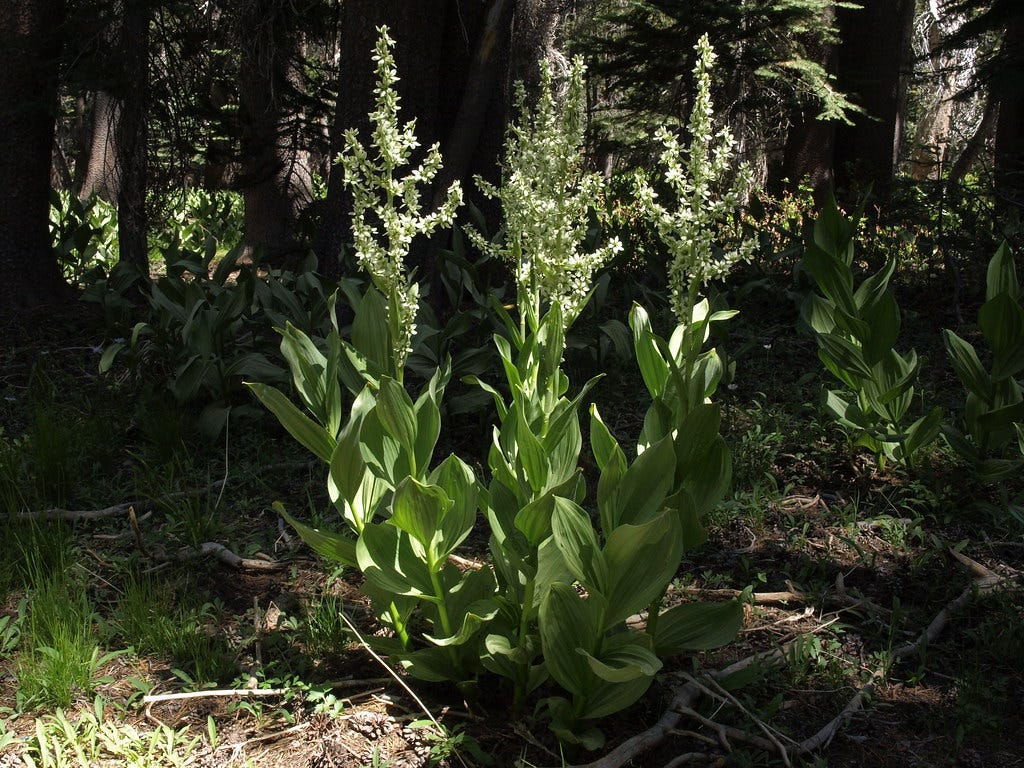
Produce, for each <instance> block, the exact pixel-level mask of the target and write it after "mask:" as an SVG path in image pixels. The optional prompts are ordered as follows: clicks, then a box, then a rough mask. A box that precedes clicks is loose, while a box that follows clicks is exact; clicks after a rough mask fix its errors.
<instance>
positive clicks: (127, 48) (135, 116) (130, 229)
mask: <svg viewBox="0 0 1024 768" xmlns="http://www.w3.org/2000/svg"><path fill="white" fill-rule="evenodd" d="M122 12H123V14H124V16H123V19H122V30H123V32H122V41H123V45H122V51H123V66H124V76H123V84H124V90H123V93H122V94H121V112H120V114H119V115H118V119H117V122H116V129H115V136H116V140H115V156H116V158H117V170H118V177H119V178H118V181H119V186H118V190H117V239H118V243H119V245H120V259H121V261H125V262H128V263H130V264H134V265H135V266H137V267H138V268H139V269H140V270H141V272H142V274H144V275H148V274H149V247H148V244H147V237H146V234H147V227H148V223H147V222H148V219H147V215H146V188H147V183H148V158H147V138H148V133H149V132H148V124H147V116H146V108H147V101H148V98H147V96H148V85H149V16H150V8H149V0H124V6H123V11H122Z"/></svg>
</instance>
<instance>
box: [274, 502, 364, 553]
mask: <svg viewBox="0 0 1024 768" xmlns="http://www.w3.org/2000/svg"><path fill="white" fill-rule="evenodd" d="M274 510H275V511H276V512H277V513H278V514H279V515H281V517H283V518H284V519H285V520H286V521H288V524H289V525H290V526H291V527H292V528H294V529H295V530H296V532H297V533H298V534H299V537H300V538H301V539H302V540H303V541H304V542H306V544H308V545H309V548H310V549H312V550H313V551H314V552H316V553H317V554H318V555H321V556H322V557H326V558H327V559H328V560H333V561H334V562H337V563H342V564H343V565H348V566H351V567H353V568H355V567H356V565H357V562H356V542H355V540H354V539H351V538H349V537H348V536H345V535H344V534H341V533H336V532H334V531H323V530H321V529H319V528H312V527H310V526H308V525H305V524H304V523H300V522H299V521H298V520H296V519H295V518H294V517H292V516H291V515H289V514H288V512H287V511H286V510H285V508H284V505H283V504H281V503H280V502H275V503H274Z"/></svg>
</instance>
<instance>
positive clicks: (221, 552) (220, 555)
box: [178, 541, 286, 571]
mask: <svg viewBox="0 0 1024 768" xmlns="http://www.w3.org/2000/svg"><path fill="white" fill-rule="evenodd" d="M210 555H213V556H214V557H216V558H217V559H218V560H220V561H221V562H222V563H226V564H227V565H230V566H231V567H232V568H238V569H240V570H248V571H279V570H281V569H282V568H284V567H285V565H286V564H285V563H281V562H277V561H276V560H257V559H255V558H249V557H241V556H239V555H236V554H235V553H234V552H232V551H231V550H230V549H228V548H227V547H225V546H224V545H223V544H219V543H217V542H216V541H205V542H203V543H202V545H200V547H199V549H195V548H194V547H186V548H185V549H182V550H181V551H180V552H178V559H179V560H191V559H193V558H197V557H208V556H210Z"/></svg>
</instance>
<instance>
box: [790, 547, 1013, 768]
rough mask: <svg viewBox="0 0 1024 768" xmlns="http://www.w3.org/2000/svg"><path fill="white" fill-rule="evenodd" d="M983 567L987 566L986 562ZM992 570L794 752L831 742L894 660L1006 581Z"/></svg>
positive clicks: (936, 633) (912, 650)
mask: <svg viewBox="0 0 1024 768" xmlns="http://www.w3.org/2000/svg"><path fill="white" fill-rule="evenodd" d="M981 567H982V568H984V566H981ZM972 570H973V569H972ZM985 570H988V569H985ZM989 574H990V575H989V576H984V577H982V578H980V579H977V580H976V581H975V582H974V583H972V584H971V585H970V586H969V587H967V588H966V589H965V590H964V591H963V592H961V593H960V596H959V597H957V598H956V599H955V600H952V601H950V602H949V603H947V604H946V607H945V608H943V609H942V610H941V611H939V613H938V614H937V615H936V616H935V618H934V619H932V622H931V624H929V625H928V626H927V627H926V628H925V630H924V631H923V632H922V633H921V635H920V636H919V637H918V638H917V640H915V641H913V642H910V643H906V644H905V645H901V646H900V647H899V648H897V649H896V650H895V651H893V653H892V657H891V658H890V659H888V660H885V661H883V662H881V663H880V664H879V665H878V666H877V667H876V668H875V669H874V671H873V672H872V673H871V677H870V678H868V681H867V682H866V683H865V684H864V685H863V686H862V687H861V688H860V689H859V690H858V691H857V693H856V694H855V695H854V697H853V698H852V699H850V701H849V703H848V704H847V705H846V706H845V707H844V708H843V711H842V712H840V713H839V714H838V715H836V716H835V717H834V718H832V720H830V721H829V722H828V723H826V724H825V726H824V727H823V728H822V729H821V730H820V731H818V732H817V733H816V734H814V735H813V736H811V737H810V738H807V739H804V740H803V741H802V742H800V744H798V745H797V747H796V749H795V750H794V752H795V753H796V754H806V753H808V752H813V751H814V750H816V749H820V748H822V747H826V746H828V745H829V743H830V742H831V741H832V739H833V738H835V735H836V733H838V732H839V729H840V728H842V727H843V725H844V724H845V723H846V722H847V721H848V720H849V719H850V718H851V717H853V715H854V713H856V712H857V711H858V710H859V709H860V708H861V707H862V706H863V705H864V700H865V699H866V698H867V697H868V696H869V695H870V694H871V692H872V691H873V690H874V687H875V685H876V684H877V682H878V681H879V680H881V679H884V678H885V676H886V675H887V674H888V672H889V669H890V668H891V667H892V665H893V663H895V662H896V661H899V660H900V659H905V658H907V657H908V656H911V655H912V654H914V653H917V652H918V651H919V650H920V649H921V648H924V647H927V646H928V645H930V644H931V643H933V642H935V640H936V638H938V636H939V634H940V633H941V632H942V630H944V629H945V628H946V625H947V624H949V620H950V618H951V617H952V615H953V614H954V613H956V612H958V611H960V610H961V609H962V608H963V607H964V606H965V605H967V604H968V603H969V602H970V601H971V599H972V598H973V597H974V594H975V591H982V592H984V591H988V590H991V589H992V588H994V587H996V586H999V585H1000V584H1005V583H1006V582H1007V581H1008V579H1005V578H1003V577H1001V576H997V575H996V574H993V573H992V572H991V571H989Z"/></svg>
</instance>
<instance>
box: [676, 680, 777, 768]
mask: <svg viewBox="0 0 1024 768" xmlns="http://www.w3.org/2000/svg"><path fill="white" fill-rule="evenodd" d="M686 677H687V678H689V679H690V680H692V681H693V682H695V683H697V685H698V686H699V687H700V689H701V690H702V691H703V692H704V693H706V694H708V695H709V696H711V697H712V698H714V699H718V700H719V701H723V702H725V703H727V704H732V705H733V706H734V707H736V708H737V709H738V710H739V711H740V712H742V713H743V714H744V715H746V716H747V717H748V718H749V719H750V720H751V721H753V722H754V724H755V725H757V727H758V728H760V729H761V731H762V732H763V733H764V735H765V736H767V737H768V740H769V741H770V742H771V744H772V746H773V747H775V749H776V750H777V751H778V753H779V756H780V757H781V758H782V762H783V764H784V765H785V766H786V768H790V766H791V765H792V763H790V762H789V754H788V752H787V750H786V747H784V746H782V743H781V742H780V741H779V740H778V739H777V738H776V736H775V732H774V731H773V730H772V729H771V728H769V727H768V725H767V724H766V723H765V722H764V721H763V720H761V718H759V717H756V716H755V715H754V714H752V713H751V712H750V711H749V710H748V709H747V708H746V707H745V706H743V704H742V703H740V701H739V699H737V698H736V697H735V696H733V695H732V694H731V693H729V692H728V691H727V690H725V689H724V688H723V687H722V686H721V685H719V684H718V682H717V681H716V680H715V679H714V678H713V677H708V682H709V683H710V684H711V687H712V688H713V689H714V690H712V689H711V688H708V687H707V686H705V685H704V684H703V683H702V682H700V681H699V680H697V679H696V678H693V677H691V676H690V675H686ZM790 741H792V739H790Z"/></svg>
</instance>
